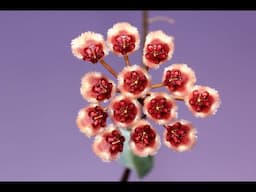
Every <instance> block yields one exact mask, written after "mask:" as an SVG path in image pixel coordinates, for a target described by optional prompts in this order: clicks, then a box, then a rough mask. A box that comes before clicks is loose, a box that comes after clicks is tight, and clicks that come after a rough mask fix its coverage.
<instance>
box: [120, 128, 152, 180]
mask: <svg viewBox="0 0 256 192" xmlns="http://www.w3.org/2000/svg"><path fill="white" fill-rule="evenodd" d="M121 132H122V134H123V136H124V137H125V142H124V150H123V152H122V154H121V157H120V162H121V163H122V164H123V165H124V166H125V167H128V168H130V169H132V170H134V171H136V173H137V175H138V176H139V178H143V177H144V176H146V175H147V174H148V173H150V171H151V170H152V168H153V165H154V158H153V156H147V157H138V156H136V155H135V154H134V153H133V152H132V150H131V149H130V146H129V140H130V131H127V130H124V129H121Z"/></svg>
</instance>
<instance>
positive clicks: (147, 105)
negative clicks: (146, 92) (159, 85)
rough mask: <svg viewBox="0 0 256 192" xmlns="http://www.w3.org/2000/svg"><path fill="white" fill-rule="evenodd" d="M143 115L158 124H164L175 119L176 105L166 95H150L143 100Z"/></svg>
mask: <svg viewBox="0 0 256 192" xmlns="http://www.w3.org/2000/svg"><path fill="white" fill-rule="evenodd" d="M143 110H144V113H145V114H146V115H147V117H148V118H150V119H152V120H153V121H155V122H157V123H159V124H166V123H168V122H170V121H171V120H173V119H175V118H176V117H177V105H176V103H175V101H174V99H173V98H172V97H171V96H170V95H167V94H166V93H161V92H159V93H150V96H148V97H146V99H145V100H144V107H143Z"/></svg>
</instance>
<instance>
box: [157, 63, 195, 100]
mask: <svg viewBox="0 0 256 192" xmlns="http://www.w3.org/2000/svg"><path fill="white" fill-rule="evenodd" d="M162 81H163V84H164V86H166V88H167V89H168V90H169V91H170V92H171V93H172V95H174V96H176V97H179V98H184V96H185V95H187V93H188V91H189V90H190V89H191V88H192V87H193V86H194V84H195V83H196V75H195V73H194V71H193V70H192V69H191V68H190V67H188V66H187V65H186V64H172V65H170V66H169V67H166V68H165V69H164V74H163V79H162Z"/></svg>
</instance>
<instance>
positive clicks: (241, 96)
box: [0, 10, 256, 181]
mask: <svg viewBox="0 0 256 192" xmlns="http://www.w3.org/2000/svg"><path fill="white" fill-rule="evenodd" d="M155 16H166V17H170V18H172V19H173V20H174V21H175V22H174V23H173V24H168V23H166V22H161V21H159V22H155V23H152V24H150V26H149V31H151V30H158V29H160V30H163V31H164V32H166V33H167V34H169V35H173V36H174V38H175V46H176V49H175V52H174V56H173V59H172V60H171V61H170V62H168V63H166V64H164V65H162V67H161V68H160V69H158V70H150V73H151V75H152V77H153V83H158V82H160V80H161V77H162V73H163V69H164V67H167V66H168V65H170V64H172V63H186V64H188V65H189V66H190V67H191V68H193V69H194V70H195V72H196V75H197V84H199V85H207V86H210V87H213V88H215V89H217V90H218V91H219V93H220V96H221V99H222V105H221V107H220V108H219V111H218V112H217V114H216V115H215V116H211V117H208V118H206V119H197V118H195V117H194V116H193V115H192V114H191V113H190V112H189V111H188V109H187V108H186V107H185V105H184V103H182V102H178V106H179V111H178V112H179V118H181V119H186V120H189V121H191V122H192V123H193V124H194V126H195V127H196V128H197V130H198V142H197V144H196V146H195V148H194V149H193V150H192V151H190V152H185V153H176V152H173V151H171V150H169V149H168V148H167V147H165V146H164V145H162V147H161V148H160V150H159V152H158V154H157V155H156V157H155V165H154V168H153V170H152V171H151V173H150V174H149V175H147V176H146V177H145V178H144V179H143V181H255V180H256V165H255V162H256V153H255V147H256V139H255V136H256V127H255V122H254V120H253V119H254V116H255V110H256V108H255V107H256V105H255V102H254V98H255V97H256V91H255V86H254V83H255V81H256V75H255V69H256V63H255V54H256V37H255V34H256V25H255V20H256V12H255V11H149V18H151V17H155ZM121 21H126V22H130V23H131V24H132V25H134V26H136V27H138V29H139V31H140V32H142V11H139V10H138V11H96V10H94V11H1V12H0V23H1V29H0V88H1V91H0V181H118V180H119V179H120V176H121V174H122V172H123V169H124V168H123V166H122V165H121V164H120V163H118V162H111V163H103V162H102V161H101V160H100V159H99V158H98V157H97V156H96V155H94V153H93V152H92V150H91V144H92V139H88V138H86V137H85V136H84V135H83V134H81V133H80V132H79V130H78V128H77V127H76V124H75V119H76V115H77V112H78V110H79V109H80V108H82V107H84V106H86V105H87V102H86V101H85V100H83V99H82V97H81V96H80V92H79V88H80V78H81V77H82V76H83V75H84V73H86V72H88V71H100V72H103V73H104V74H106V75H107V76H108V77H109V78H111V79H113V78H112V76H111V74H110V73H109V72H107V71H106V70H105V69H104V68H103V67H102V66H101V65H99V64H98V65H92V64H89V63H86V62H82V61H81V60H78V59H76V58H75V57H74V56H73V55H72V53H71V50H70V42H71V40H72V39H73V38H75V37H76V36H78V35H80V34H81V33H82V32H85V31H89V30H90V31H95V32H98V33H102V34H103V35H104V37H105V38H106V34H107V30H108V29H109V28H110V27H112V26H113V24H115V23H116V22H121ZM105 60H106V61H107V62H108V63H109V64H111V65H112V66H113V67H114V68H115V69H116V70H117V71H120V70H121V69H122V68H123V66H124V63H123V59H122V58H118V57H116V56H114V55H113V54H111V53H110V55H109V56H107V57H106V58H105ZM130 61H131V62H132V63H134V64H140V62H141V49H140V50H138V51H137V52H136V53H134V54H133V55H131V57H130ZM113 80H114V79H113ZM160 90H164V91H165V89H159V91H160ZM156 91H157V90H156ZM155 126H156V124H155ZM156 128H157V130H158V133H159V134H160V135H162V132H163V128H162V127H160V126H156ZM130 181H139V179H138V178H137V175H136V173H134V172H132V174H131V177H130Z"/></svg>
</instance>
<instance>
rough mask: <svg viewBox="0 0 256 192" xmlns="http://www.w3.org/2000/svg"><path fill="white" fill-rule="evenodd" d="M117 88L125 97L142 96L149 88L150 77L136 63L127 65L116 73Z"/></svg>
mask: <svg viewBox="0 0 256 192" xmlns="http://www.w3.org/2000/svg"><path fill="white" fill-rule="evenodd" d="M118 88H119V90H120V91H121V92H122V94H123V95H125V96H127V97H131V98H139V97H144V96H145V95H146V94H147V93H148V91H149V90H150V88H151V77H150V76H149V74H148V73H147V71H146V70H145V69H143V68H142V67H140V66H138V65H132V66H127V67H125V68H124V69H123V71H122V72H121V73H119V75H118Z"/></svg>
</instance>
